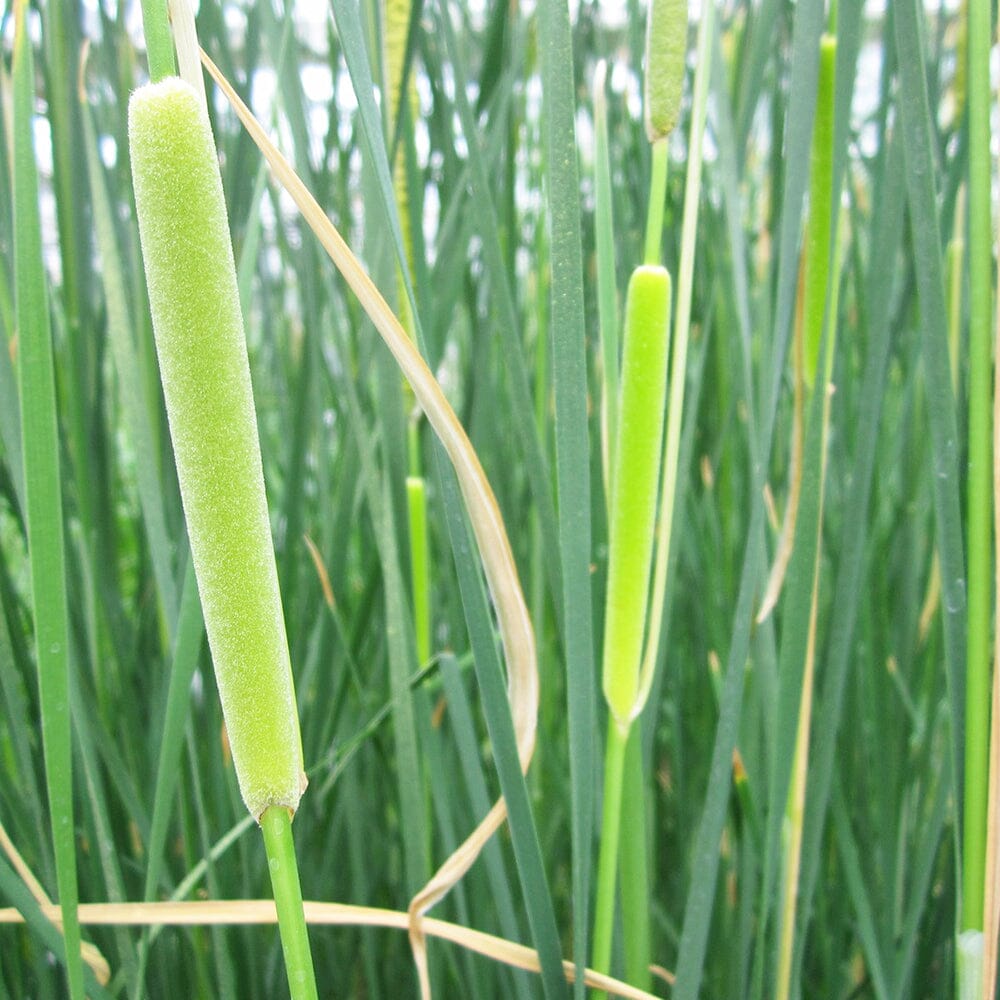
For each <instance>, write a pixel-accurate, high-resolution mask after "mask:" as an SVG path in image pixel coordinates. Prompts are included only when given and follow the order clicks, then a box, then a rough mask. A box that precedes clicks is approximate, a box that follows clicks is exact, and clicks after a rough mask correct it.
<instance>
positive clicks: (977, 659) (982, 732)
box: [959, 0, 993, 931]
mask: <svg viewBox="0 0 1000 1000" xmlns="http://www.w3.org/2000/svg"><path fill="white" fill-rule="evenodd" d="M968 17H969V21H968V25H969V480H968V482H969V487H968V521H967V526H968V539H967V541H968V573H969V582H968V586H969V590H968V593H969V606H968V615H969V617H968V661H967V667H966V670H967V674H966V709H965V711H966V716H965V803H964V807H965V815H964V824H963V846H962V914H961V926H960V928H959V930H963V931H964V930H982V928H983V880H984V878H985V860H986V800H987V769H988V748H989V704H990V613H991V608H990V592H991V586H992V581H991V576H990V557H991V551H992V549H991V517H992V512H991V505H990V490H991V485H992V484H991V479H990V475H991V471H992V454H991V451H992V449H991V442H990V437H991V428H990V386H991V382H992V376H993V365H992V346H991V343H990V313H991V302H990V299H991V295H990V283H991V268H992V259H993V254H992V248H991V225H990V214H991V206H990V132H989V128H990V126H989V96H990V95H989V55H990V44H991V39H992V31H991V30H990V4H989V3H988V2H987V0H969V5H968Z"/></svg>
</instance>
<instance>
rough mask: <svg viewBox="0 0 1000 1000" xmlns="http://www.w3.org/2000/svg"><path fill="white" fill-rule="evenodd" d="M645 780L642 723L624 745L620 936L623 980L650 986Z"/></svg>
mask: <svg viewBox="0 0 1000 1000" xmlns="http://www.w3.org/2000/svg"><path fill="white" fill-rule="evenodd" d="M646 810H647V803H646V783H645V778H644V776H643V770H642V726H640V725H638V724H633V726H632V729H631V731H630V733H629V738H628V744H627V745H626V747H625V773H624V778H623V781H622V803H621V824H622V825H621V842H620V847H619V851H618V853H619V864H620V867H621V876H622V889H621V900H622V940H623V942H624V944H625V980H626V982H627V983H628V984H629V985H630V986H637V987H639V989H643V990H647V991H648V990H650V989H651V988H652V977H651V976H650V974H649V964H650V962H651V961H652V944H651V932H650V922H649V893H650V882H651V879H650V875H651V873H650V870H649V851H648V849H647V842H646V829H647V819H646Z"/></svg>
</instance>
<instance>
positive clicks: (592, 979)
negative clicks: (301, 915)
mask: <svg viewBox="0 0 1000 1000" xmlns="http://www.w3.org/2000/svg"><path fill="white" fill-rule="evenodd" d="M303 905H304V906H305V911H306V921H307V923H309V925H310V926H312V927H321V926H327V927H332V926H340V927H386V928H391V929H393V930H406V929H407V928H408V927H409V922H410V917H409V914H407V913H401V912H399V911H398V910H382V909H378V908H376V907H371V906H349V905H347V904H346V903H317V902H311V901H309V900H306V901H305V903H304V904H303ZM42 912H43V913H44V914H45V915H46V916H48V917H49V918H50V919H57V918H58V916H59V907H58V906H53V905H52V904H51V903H47V904H45V905H44V906H42ZM79 912H80V923H81V924H86V925H88V926H97V925H101V926H115V927H123V926H136V927H154V926H171V927H208V926H212V925H215V926H219V925H228V926H236V925H243V926H246V925H250V924H273V923H277V919H278V917H277V913H276V911H275V908H274V902H273V900H270V899H211V900H197V901H193V900H192V901H186V902H169V903H85V904H83V905H82V906H81V907H80V911H79ZM23 922H24V918H23V917H22V916H21V914H20V913H19V912H18V911H17V910H16V909H14V908H13V907H8V908H6V909H0V924H17V923H23ZM423 922H424V927H425V930H426V931H427V933H428V934H430V935H431V936H432V937H437V938H440V939H441V940H442V941H450V942H452V943H453V944H457V945H458V946H459V947H461V948H466V949H467V950H469V951H473V952H475V953H476V954H477V955H483V956H485V957H486V958H490V959H493V960H494V961H497V962H503V963H504V964H505V965H509V966H511V967H513V968H517V969H524V970H525V971H526V972H538V971H539V970H540V969H541V966H540V964H539V961H538V952H536V951H535V950H534V949H533V948H528V947H526V946H525V945H523V944H516V943H514V942H512V941H507V940H505V939H504V938H498V937H494V936H493V935H492V934H484V933H483V932H482V931H475V930H471V929H470V928H468V927H462V926H461V925H459V924H452V923H449V922H448V921H446V920H437V919H435V918H434V917H427V918H426V919H425V920H424V921H423ZM563 971H564V972H565V974H566V981H567V982H570V983H571V982H573V981H574V978H575V975H576V971H575V967H574V965H573V963H572V962H569V961H564V962H563ZM655 971H656V973H657V975H660V976H661V977H665V978H666V980H667V981H668V982H671V981H672V979H673V977H672V976H671V974H670V973H669V972H667V971H666V970H663V969H660V968H659V967H658V966H657V967H655ZM583 980H584V982H585V983H586V984H587V985H588V986H590V987H592V988H593V989H600V990H606V991H607V992H608V993H612V994H614V995H615V996H619V997H624V998H625V1000H657V997H656V996H655V994H653V993H647V992H646V991H645V990H640V989H639V988H638V987H635V986H629V984H628V983H623V982H621V981H620V980H618V979H613V978H612V977H611V976H605V975H602V974H601V973H599V972H593V971H592V970H591V969H585V970H584V977H583Z"/></svg>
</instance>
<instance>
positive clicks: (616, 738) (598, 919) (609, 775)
mask: <svg viewBox="0 0 1000 1000" xmlns="http://www.w3.org/2000/svg"><path fill="white" fill-rule="evenodd" d="M628 730H629V727H628V726H627V725H626V726H625V727H624V728H623V727H622V726H621V725H619V724H618V723H617V722H615V720H614V717H613V716H610V715H609V717H608V745H607V750H606V753H605V757H604V817H603V819H602V821H601V850H600V855H599V857H598V862H597V902H596V903H595V906H594V953H593V958H592V959H591V965H592V968H593V969H594V971H595V972H609V971H610V968H611V935H612V930H613V928H614V922H615V888H616V882H617V875H618V841H619V834H620V831H621V803H622V778H623V776H624V769H625V746H626V744H627V742H628ZM594 996H595V998H596V1000H604V997H605V994H604V993H603V992H599V993H595V994H594Z"/></svg>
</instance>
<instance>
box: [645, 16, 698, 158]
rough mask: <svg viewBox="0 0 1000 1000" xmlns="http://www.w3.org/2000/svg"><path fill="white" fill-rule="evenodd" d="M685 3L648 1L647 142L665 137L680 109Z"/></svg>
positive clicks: (675, 121) (684, 47)
mask: <svg viewBox="0 0 1000 1000" xmlns="http://www.w3.org/2000/svg"><path fill="white" fill-rule="evenodd" d="M687 13H688V12H687V3H686V2H685V0H651V2H650V7H649V18H648V20H647V22H646V94H645V101H644V103H645V118H646V135H647V136H648V137H649V141H650V142H656V141H657V139H662V138H664V137H665V136H668V135H669V134H670V133H671V132H672V131H673V128H674V126H675V125H676V124H677V119H678V117H679V116H680V109H681V91H682V89H683V84H684V57H685V54H686V53H687V23H688V22H687Z"/></svg>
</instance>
